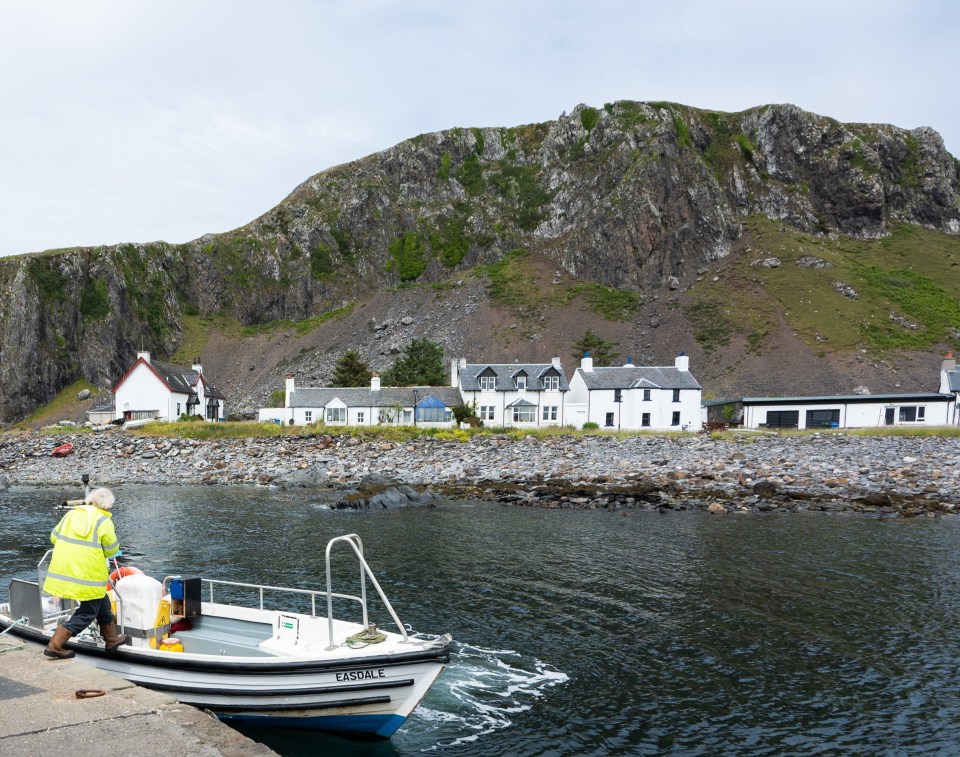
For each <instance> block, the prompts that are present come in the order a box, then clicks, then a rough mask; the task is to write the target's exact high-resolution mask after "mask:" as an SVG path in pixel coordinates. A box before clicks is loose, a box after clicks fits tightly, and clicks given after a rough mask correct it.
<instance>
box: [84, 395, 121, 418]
mask: <svg viewBox="0 0 960 757" xmlns="http://www.w3.org/2000/svg"><path fill="white" fill-rule="evenodd" d="M116 409H117V403H116V398H115V397H114V396H113V392H100V394H98V395H97V396H96V397H94V398H93V402H92V403H91V405H90V408H89V410H87V412H88V413H105V412H107V411H108V410H109V411H110V412H113V411H114V410H116Z"/></svg>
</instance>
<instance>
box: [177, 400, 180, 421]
mask: <svg viewBox="0 0 960 757" xmlns="http://www.w3.org/2000/svg"><path fill="white" fill-rule="evenodd" d="M177 417H178V418H179V417H180V403H179V402H178V403H177Z"/></svg>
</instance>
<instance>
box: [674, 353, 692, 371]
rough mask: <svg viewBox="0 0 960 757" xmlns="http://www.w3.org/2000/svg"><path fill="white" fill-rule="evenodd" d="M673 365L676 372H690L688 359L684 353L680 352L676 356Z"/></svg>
mask: <svg viewBox="0 0 960 757" xmlns="http://www.w3.org/2000/svg"><path fill="white" fill-rule="evenodd" d="M674 365H675V366H676V367H677V370H678V371H683V372H684V373H686V372H687V371H689V370H690V358H688V357H687V353H686V352H681V353H680V354H679V355H677V359H676V360H675V361H674Z"/></svg>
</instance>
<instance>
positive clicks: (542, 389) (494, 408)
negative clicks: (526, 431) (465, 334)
mask: <svg viewBox="0 0 960 757" xmlns="http://www.w3.org/2000/svg"><path fill="white" fill-rule="evenodd" d="M450 384H451V386H454V387H456V388H457V389H458V390H459V393H460V396H461V398H462V401H463V404H465V405H467V406H470V407H475V408H476V413H477V416H478V417H479V418H480V420H481V421H483V423H484V425H487V426H517V427H521V428H526V427H529V428H535V427H538V426H563V425H564V424H567V423H569V422H570V421H569V420H568V419H567V417H566V413H565V401H564V397H565V396H566V394H567V392H568V391H569V390H570V384H569V382H568V381H567V375H566V373H564V371H563V366H562V365H561V364H560V358H558V357H555V358H553V360H552V361H551V362H549V363H468V362H467V360H466V358H459V359H457V360H454V361H453V362H452V363H451V364H450Z"/></svg>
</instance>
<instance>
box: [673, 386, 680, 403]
mask: <svg viewBox="0 0 960 757" xmlns="http://www.w3.org/2000/svg"><path fill="white" fill-rule="evenodd" d="M673 401H674V402H679V401H680V390H679V389H674V390H673Z"/></svg>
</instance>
